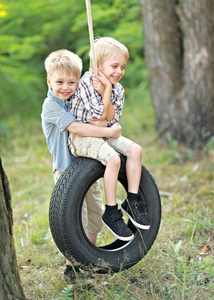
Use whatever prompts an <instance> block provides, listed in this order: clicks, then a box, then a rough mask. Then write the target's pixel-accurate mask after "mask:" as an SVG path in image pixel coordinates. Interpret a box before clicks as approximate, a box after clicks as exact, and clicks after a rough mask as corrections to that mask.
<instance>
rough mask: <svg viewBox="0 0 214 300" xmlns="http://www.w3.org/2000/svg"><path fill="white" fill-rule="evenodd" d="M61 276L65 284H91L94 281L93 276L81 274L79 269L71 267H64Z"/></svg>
mask: <svg viewBox="0 0 214 300" xmlns="http://www.w3.org/2000/svg"><path fill="white" fill-rule="evenodd" d="M63 274H64V276H65V280H66V282H67V283H72V284H75V283H84V284H92V283H93V282H94V281H95V278H94V277H93V276H91V275H88V274H86V273H83V272H82V271H81V270H80V269H78V268H73V267H72V266H66V269H65V271H64V273H63Z"/></svg>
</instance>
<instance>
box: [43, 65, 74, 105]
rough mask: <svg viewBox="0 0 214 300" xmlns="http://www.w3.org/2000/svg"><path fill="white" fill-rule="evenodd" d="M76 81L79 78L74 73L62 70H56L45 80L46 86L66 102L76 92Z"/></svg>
mask: <svg viewBox="0 0 214 300" xmlns="http://www.w3.org/2000/svg"><path fill="white" fill-rule="evenodd" d="M78 81H79V77H78V76H77V75H76V74H75V73H72V72H70V73H68V72H66V71H64V70H56V71H54V72H53V74H52V75H51V76H50V77H48V78H47V83H48V86H49V87H50V88H52V90H53V92H54V94H55V95H56V96H57V97H59V98H60V99H62V100H67V99H68V98H69V97H71V96H72V95H73V94H74V93H75V92H76V88H77V83H78Z"/></svg>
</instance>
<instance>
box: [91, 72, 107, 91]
mask: <svg viewBox="0 0 214 300" xmlns="http://www.w3.org/2000/svg"><path fill="white" fill-rule="evenodd" d="M92 82H93V87H94V89H95V90H96V91H97V92H98V94H100V95H101V96H102V95H103V93H104V91H105V87H104V85H103V84H102V82H101V81H100V80H99V78H98V76H97V75H94V76H93V77H92Z"/></svg>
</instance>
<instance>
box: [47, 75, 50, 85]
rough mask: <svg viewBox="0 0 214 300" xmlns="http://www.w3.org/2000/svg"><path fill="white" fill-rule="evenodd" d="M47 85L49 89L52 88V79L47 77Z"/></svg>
mask: <svg viewBox="0 0 214 300" xmlns="http://www.w3.org/2000/svg"><path fill="white" fill-rule="evenodd" d="M47 85H48V86H49V87H51V81H50V78H48V77H47Z"/></svg>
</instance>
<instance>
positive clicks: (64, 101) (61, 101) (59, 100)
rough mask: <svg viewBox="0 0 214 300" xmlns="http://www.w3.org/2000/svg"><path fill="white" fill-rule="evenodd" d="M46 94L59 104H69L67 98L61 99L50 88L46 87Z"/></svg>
mask: <svg viewBox="0 0 214 300" xmlns="http://www.w3.org/2000/svg"><path fill="white" fill-rule="evenodd" d="M48 96H51V97H52V98H54V99H55V100H56V101H57V102H58V103H60V104H61V105H66V106H67V107H69V106H70V102H69V101H68V100H62V99H61V98H59V97H57V96H56V95H55V94H54V92H53V90H52V89H51V88H49V89H48Z"/></svg>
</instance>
